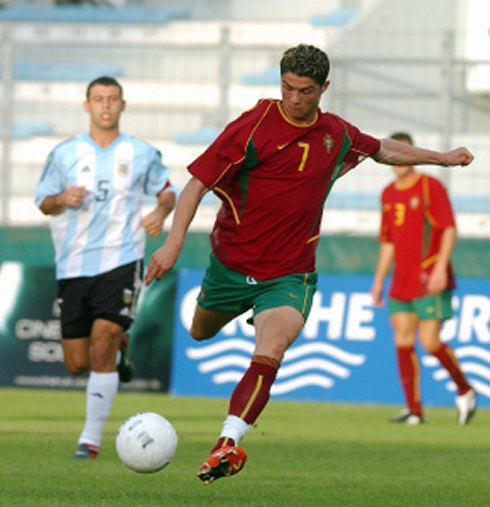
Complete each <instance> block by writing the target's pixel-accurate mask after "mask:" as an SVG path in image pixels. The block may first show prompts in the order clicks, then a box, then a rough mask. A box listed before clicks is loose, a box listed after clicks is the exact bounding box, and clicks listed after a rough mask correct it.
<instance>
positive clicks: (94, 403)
mask: <svg viewBox="0 0 490 507" xmlns="http://www.w3.org/2000/svg"><path fill="white" fill-rule="evenodd" d="M118 387H119V375H118V373H117V372H109V373H95V372H93V371H91V372H90V376H89V378H88V383H87V390H86V395H87V399H86V407H85V426H84V427H83V430H82V433H81V434H80V438H79V439H78V443H79V444H81V443H84V444H92V445H96V446H98V447H100V441H101V439H102V431H103V429H104V425H105V423H106V421H107V418H108V417H109V412H110V411H111V408H112V404H113V403H114V399H115V398H116V394H117V389H118Z"/></svg>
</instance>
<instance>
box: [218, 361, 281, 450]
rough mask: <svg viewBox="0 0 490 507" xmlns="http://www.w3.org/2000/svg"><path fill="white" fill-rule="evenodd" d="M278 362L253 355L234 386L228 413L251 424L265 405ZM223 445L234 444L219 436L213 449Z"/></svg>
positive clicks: (228, 439) (230, 440)
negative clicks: (246, 368)
mask: <svg viewBox="0 0 490 507" xmlns="http://www.w3.org/2000/svg"><path fill="white" fill-rule="evenodd" d="M279 366H280V362H279V361H277V360H276V359H274V358H272V357H268V356H260V355H255V356H253V357H252V362H251V363H250V366H249V368H248V370H247V371H246V372H245V374H244V375H243V377H242V379H241V380H240V382H239V383H238V384H237V386H236V387H235V390H234V391H233V394H232V395H231V399H230V406H229V409H228V415H234V416H236V417H239V418H240V419H242V420H243V421H245V422H246V423H247V424H253V423H254V422H255V421H256V420H257V418H258V417H259V415H260V413H261V412H262V410H263V409H264V407H265V406H266V405H267V402H268V401H269V397H270V391H271V387H272V384H273V383H274V380H275V379H276V375H277V370H278V369H279ZM223 445H235V442H233V440H232V439H230V438H225V437H221V438H220V439H219V440H218V443H217V444H216V446H215V447H214V449H213V450H215V449H217V448H218V447H222V446H223Z"/></svg>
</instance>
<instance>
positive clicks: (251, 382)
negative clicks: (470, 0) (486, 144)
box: [145, 44, 473, 484]
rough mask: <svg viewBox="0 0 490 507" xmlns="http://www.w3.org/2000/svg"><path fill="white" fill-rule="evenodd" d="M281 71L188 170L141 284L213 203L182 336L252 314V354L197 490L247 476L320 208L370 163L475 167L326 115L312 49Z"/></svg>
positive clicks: (320, 55)
mask: <svg viewBox="0 0 490 507" xmlns="http://www.w3.org/2000/svg"><path fill="white" fill-rule="evenodd" d="M280 67H281V95H282V100H263V101H260V102H259V103H258V104H257V106H256V107H255V108H253V109H251V110H250V111H247V112H245V113H244V114H243V115H242V116H240V117H239V118H238V119H237V120H235V121H233V122H232V123H230V124H229V125H228V126H227V127H226V128H225V130H224V131H223V133H222V134H221V135H220V136H219V137H218V138H217V139H216V140H215V141H214V143H213V144H212V145H211V146H210V147H209V148H208V149H207V150H206V151H205V152H204V153H203V154H202V155H201V156H200V157H199V158H198V159H197V160H196V161H194V162H193V163H192V164H190V166H189V171H190V173H191V175H192V176H191V178H190V180H189V182H188V183H187V185H186V186H185V188H184V189H183V191H182V193H181V194H180V197H179V199H178V202H177V205H176V211H175V215H174V220H173V224H172V227H171V230H170V232H169V235H168V237H167V240H166V241H165V244H164V245H163V247H161V248H159V249H158V250H157V251H156V252H155V253H154V254H153V256H152V257H151V259H150V262H149V264H148V271H147V274H146V276H145V283H146V284H149V283H150V282H151V281H152V280H153V279H157V280H158V279H160V278H161V277H162V276H163V275H164V274H165V273H166V272H168V271H169V270H170V269H172V268H173V266H174V265H175V263H176V261H177V258H178V256H179V253H180V250H181V249H182V245H183V242H184V237H185V234H186V232H187V229H188V227H189V225H190V223H191V221H192V219H193V217H194V215H195V213H196V210H197V207H198V205H199V203H200V201H201V199H202V198H203V196H204V195H205V194H206V193H207V192H209V191H213V192H214V193H215V194H216V195H217V196H218V197H219V198H220V199H221V201H222V204H221V208H220V210H219V212H218V214H217V217H216V222H215V226H214V228H213V231H212V233H211V243H212V250H213V253H212V255H211V258H210V266H209V268H208V269H207V271H206V274H205V276H204V279H203V282H202V287H201V292H200V294H199V296H198V304H197V306H196V310H195V313H194V318H193V322H192V325H191V329H190V334H191V336H192V337H193V338H194V339H195V340H206V339H209V338H212V337H213V336H214V335H215V334H216V333H217V332H218V331H219V330H220V329H221V328H222V327H223V326H224V325H225V324H226V323H227V322H229V321H230V320H232V319H233V318H235V317H236V316H237V315H239V314H241V313H243V312H245V311H247V310H248V309H250V308H252V309H253V318H252V320H253V325H254V326H255V350H254V354H253V356H252V361H251V363H250V367H249V368H248V370H247V371H246V372H245V374H244V376H243V378H242V379H241V380H240V382H239V383H238V384H237V386H236V387H235V390H234V391H233V394H232V396H231V399H230V405H229V410H228V416H227V418H226V420H225V422H224V424H223V430H222V432H221V435H220V438H219V440H218V442H217V444H216V445H215V447H214V449H213V450H212V452H211V454H210V456H209V457H208V459H207V460H206V461H205V462H204V464H203V465H202V466H201V468H200V469H199V472H198V476H199V478H200V479H201V480H202V481H203V482H204V483H205V484H208V483H210V482H212V481H213V480H215V479H217V478H219V477H223V476H228V475H232V474H235V473H237V472H239V471H240V470H241V469H242V468H243V466H244V464H245V460H246V453H245V451H244V449H243V448H242V447H239V446H238V445H237V444H238V442H239V441H240V440H241V439H242V438H243V437H244V436H245V435H246V433H247V432H248V430H249V429H250V428H251V426H252V425H253V424H254V422H255V420H256V419H257V418H258V416H259V414H260V413H261V412H262V410H263V409H264V407H265V406H266V404H267V401H268V399H269V394H270V389H271V386H272V384H273V382H274V380H275V378H276V374H277V371H278V369H279V366H280V364H281V360H282V358H283V355H284V352H285V351H286V350H287V348H288V347H289V346H290V345H291V344H292V343H293V342H294V341H295V340H296V338H297V337H298V335H299V333H300V332H301V329H302V328H303V326H304V323H305V320H306V318H307V317H308V313H309V311H310V307H311V301H312V297H313V294H314V292H315V289H316V278H317V274H316V271H315V249H316V246H317V243H318V239H319V231H320V222H321V218H322V212H323V204H324V201H325V199H326V198H327V196H328V193H329V191H330V189H331V187H332V185H333V183H334V182H335V180H336V179H337V178H338V177H340V176H342V175H343V174H345V173H346V172H347V171H348V170H350V169H352V168H353V167H354V166H355V165H357V164H358V163H359V162H361V161H362V160H364V159H365V158H366V157H372V158H374V159H375V160H377V161H378V162H381V163H386V164H390V165H393V164H404V165H407V164H421V163H425V164H442V165H460V164H463V165H466V164H469V163H470V162H471V161H472V159H473V156H472V155H471V153H470V152H469V151H468V150H467V149H466V148H457V149H456V150H452V151H450V152H447V153H439V152H435V151H430V150H424V149H421V148H416V147H414V146H408V145H406V144H404V143H400V142H398V141H395V140H393V139H383V140H381V141H380V140H377V139H375V138H373V137H371V136H369V135H366V134H363V133H362V132H360V131H359V130H358V129H357V128H355V127H354V126H352V125H350V124H349V123H347V122H346V121H344V120H342V119H341V118H339V117H337V116H335V115H333V114H330V113H325V112H322V111H321V110H320V109H319V107H318V106H319V102H320V98H321V96H322V94H323V93H324V92H325V91H326V90H327V88H328V86H329V81H328V80H327V77H328V73H329V60H328V56H327V55H326V54H325V53H324V52H323V51H321V50H320V49H318V48H315V47H314V46H308V45H305V44H300V45H299V46H297V47H293V48H290V49H288V50H287V51H286V52H285V53H284V54H283V57H282V59H281V64H280Z"/></svg>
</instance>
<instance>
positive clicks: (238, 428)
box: [220, 415, 252, 444]
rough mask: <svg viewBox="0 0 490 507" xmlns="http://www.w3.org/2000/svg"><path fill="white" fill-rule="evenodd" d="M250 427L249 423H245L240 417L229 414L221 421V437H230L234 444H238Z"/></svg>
mask: <svg viewBox="0 0 490 507" xmlns="http://www.w3.org/2000/svg"><path fill="white" fill-rule="evenodd" d="M251 427H252V425H251V424H247V423H246V422H245V421H244V420H243V419H240V418H239V417H237V416H236V415H229V416H228V417H227V418H226V419H225V422H224V423H223V430H222V431H221V435H220V438H221V437H228V438H232V439H233V440H234V441H235V444H238V442H240V440H241V439H242V438H243V437H244V436H245V435H246V434H247V433H248V431H249V429H250V428H251Z"/></svg>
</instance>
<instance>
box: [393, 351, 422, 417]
mask: <svg viewBox="0 0 490 507" xmlns="http://www.w3.org/2000/svg"><path fill="white" fill-rule="evenodd" d="M396 353H397V358H398V370H399V373H400V381H401V384H402V388H403V392H404V393H405V400H406V403H407V406H408V409H409V410H410V412H413V413H414V414H417V415H422V404H421V401H420V368H419V361H418V358H417V354H416V352H415V348H414V347H397V348H396Z"/></svg>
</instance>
